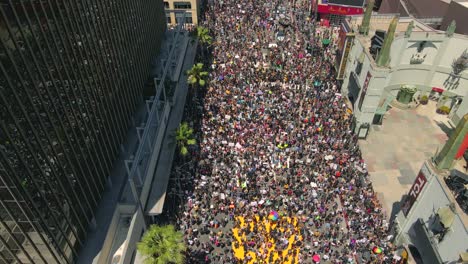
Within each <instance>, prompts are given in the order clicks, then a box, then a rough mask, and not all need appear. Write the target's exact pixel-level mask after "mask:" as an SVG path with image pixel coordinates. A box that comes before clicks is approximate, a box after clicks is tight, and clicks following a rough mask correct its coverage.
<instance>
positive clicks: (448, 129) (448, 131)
mask: <svg viewBox="0 0 468 264" xmlns="http://www.w3.org/2000/svg"><path fill="white" fill-rule="evenodd" d="M436 124H437V126H439V127H440V129H442V131H443V132H444V133H445V134H446V135H447V137H450V136H451V135H452V133H453V131H455V128H454V127H452V126H447V124H446V123H444V122H439V121H436Z"/></svg>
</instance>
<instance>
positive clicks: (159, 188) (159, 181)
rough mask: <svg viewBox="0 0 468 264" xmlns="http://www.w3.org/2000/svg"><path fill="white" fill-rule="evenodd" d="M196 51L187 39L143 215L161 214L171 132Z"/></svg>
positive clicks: (171, 155) (176, 123) (173, 146)
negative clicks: (173, 99)
mask: <svg viewBox="0 0 468 264" xmlns="http://www.w3.org/2000/svg"><path fill="white" fill-rule="evenodd" d="M196 50H197V42H195V43H193V44H192V43H191V40H190V39H189V43H188V47H187V51H186V54H185V60H184V65H183V66H182V71H181V74H180V76H179V80H178V90H177V92H176V94H175V101H174V106H173V108H172V111H171V115H170V118H169V122H168V125H167V128H166V133H165V135H164V140H163V143H162V146H161V151H162V153H161V155H160V158H159V160H158V164H157V166H156V172H155V176H154V178H153V182H152V186H151V193H150V195H149V197H148V201H147V203H146V208H145V213H146V214H148V215H159V214H161V213H162V210H163V206H164V200H165V198H166V189H167V184H168V182H169V177H170V173H171V169H172V161H173V159H174V153H175V151H176V143H175V139H174V136H173V131H175V130H176V129H177V127H179V124H180V122H181V121H182V116H183V113H184V107H185V101H186V97H187V91H188V89H189V87H188V84H187V76H186V75H185V72H186V71H187V70H189V69H190V68H191V67H192V65H193V64H194V60H195V55H196Z"/></svg>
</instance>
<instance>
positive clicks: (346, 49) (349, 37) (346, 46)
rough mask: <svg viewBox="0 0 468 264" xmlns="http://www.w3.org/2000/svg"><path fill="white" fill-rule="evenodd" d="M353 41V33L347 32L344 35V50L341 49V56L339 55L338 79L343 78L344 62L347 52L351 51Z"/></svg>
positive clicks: (346, 58) (346, 60)
mask: <svg viewBox="0 0 468 264" xmlns="http://www.w3.org/2000/svg"><path fill="white" fill-rule="evenodd" d="M353 41H354V34H349V35H347V36H346V40H345V44H344V50H343V53H342V54H343V56H341V63H340V67H339V70H338V77H337V79H338V80H343V76H344V72H345V70H346V63H347V62H348V56H349V52H350V51H351V47H352V44H353Z"/></svg>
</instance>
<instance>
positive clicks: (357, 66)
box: [356, 62, 362, 76]
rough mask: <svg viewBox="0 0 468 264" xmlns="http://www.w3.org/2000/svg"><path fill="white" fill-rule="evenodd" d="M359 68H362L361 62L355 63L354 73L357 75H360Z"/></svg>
mask: <svg viewBox="0 0 468 264" xmlns="http://www.w3.org/2000/svg"><path fill="white" fill-rule="evenodd" d="M361 70H362V62H358V63H357V65H356V74H357V75H358V76H359V75H361Z"/></svg>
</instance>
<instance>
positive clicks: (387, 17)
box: [347, 14, 437, 38]
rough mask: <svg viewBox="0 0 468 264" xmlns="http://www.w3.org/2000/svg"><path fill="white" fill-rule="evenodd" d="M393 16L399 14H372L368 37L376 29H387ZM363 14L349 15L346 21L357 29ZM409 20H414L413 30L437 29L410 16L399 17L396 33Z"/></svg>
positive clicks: (429, 30)
mask: <svg viewBox="0 0 468 264" xmlns="http://www.w3.org/2000/svg"><path fill="white" fill-rule="evenodd" d="M395 16H399V14H373V15H372V17H371V21H370V29H369V36H368V37H369V38H371V37H372V36H373V35H374V32H375V31H376V30H385V31H387V29H388V26H389V25H390V22H391V21H392V19H393V18H394V17H395ZM362 19H363V16H349V17H348V19H347V21H348V25H349V26H351V28H352V29H354V31H356V32H357V31H358V26H359V25H361V23H362ZM411 21H414V28H413V32H437V30H435V29H433V28H431V27H429V26H427V25H425V24H423V23H421V22H419V21H418V20H417V19H414V18H411V17H400V19H399V20H398V25H397V28H396V33H397V35H398V32H405V31H406V29H407V28H408V25H409V23H410V22H411Z"/></svg>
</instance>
